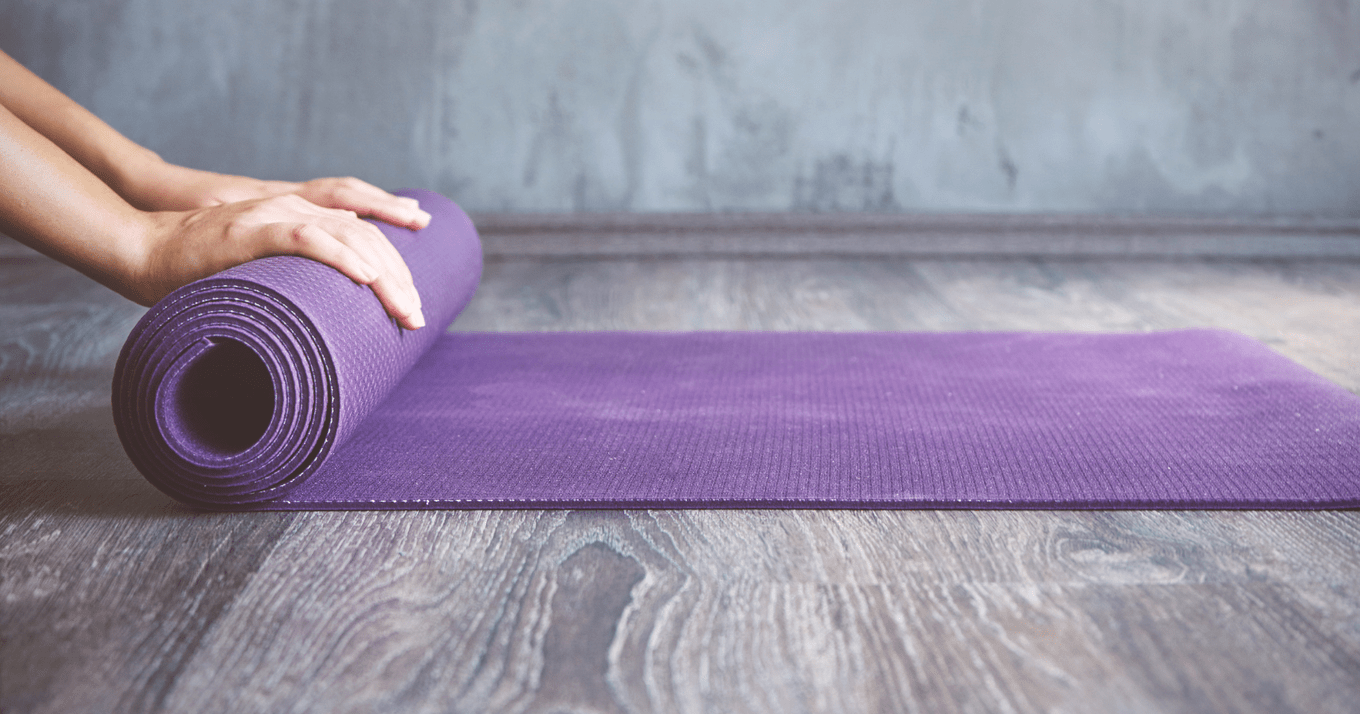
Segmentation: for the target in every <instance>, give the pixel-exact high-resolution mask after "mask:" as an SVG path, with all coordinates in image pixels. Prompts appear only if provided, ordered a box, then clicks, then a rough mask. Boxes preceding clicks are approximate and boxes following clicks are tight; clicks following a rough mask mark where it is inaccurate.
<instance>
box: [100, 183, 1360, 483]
mask: <svg viewBox="0 0 1360 714" xmlns="http://www.w3.org/2000/svg"><path fill="white" fill-rule="evenodd" d="M408 195H416V196H418V197H419V198H420V199H421V201H422V205H423V206H424V207H425V208H426V210H429V211H431V212H432V213H434V214H435V216H436V218H435V221H434V222H433V223H432V224H431V226H430V228H428V229H426V230H425V231H422V232H421V233H420V234H416V235H414V236H412V234H410V233H409V232H406V231H401V230H398V229H392V228H391V227H388V226H384V227H383V228H384V230H385V231H386V232H387V233H388V235H389V236H391V237H392V238H393V240H394V242H396V244H397V246H398V248H399V249H400V250H401V251H402V252H403V253H404V254H405V255H406V257H407V261H408V263H409V264H410V265H411V267H412V269H413V271H414V272H415V273H416V275H417V284H418V286H419V288H420V290H421V294H422V295H423V296H424V300H425V305H426V308H425V309H426V313H427V316H428V318H429V322H430V325H431V327H430V328H427V329H425V330H420V331H418V332H415V333H403V332H401V331H399V330H397V329H396V328H395V326H394V325H393V324H392V323H391V321H390V320H388V319H387V318H386V317H385V316H383V314H382V311H381V308H380V307H379V306H378V304H377V301H376V300H375V299H374V298H373V297H372V295H371V293H369V292H368V291H367V290H366V289H364V288H359V287H357V286H355V285H353V284H352V283H350V282H349V281H347V280H345V279H344V278H342V277H340V276H339V275H338V274H336V273H335V272H334V271H332V270H330V269H328V268H323V267H321V266H318V265H316V264H314V263H310V262H308V261H304V260H297V259H287V258H275V259H269V260H263V261H256V262H255V263H251V264H249V265H246V266H242V267H239V268H235V269H233V270H230V271H227V272H225V273H222V274H221V275H219V276H215V277H214V278H211V279H208V280H204V281H200V282H198V283H195V284H193V285H190V286H187V287H186V288H184V289H182V290H180V291H178V292H176V293H175V294H174V295H172V296H170V297H169V298H167V299H166V300H165V301H164V302H162V303H160V304H158V305H157V306H156V307H155V308H153V310H152V311H151V312H150V313H148V314H147V316H146V318H145V319H143V321H142V323H141V324H139V325H138V327H137V328H136V330H134V332H133V334H132V336H131V337H129V339H128V344H127V346H126V347H125V348H124V352H123V355H122V357H121V358H120V360H119V366H118V372H117V376H116V377H115V390H114V406H115V415H116V420H117V423H118V426H119V434H120V436H121V437H122V438H123V442H124V445H125V446H126V447H127V450H128V453H129V455H130V456H131V457H132V459H133V461H134V462H135V463H136V464H137V466H138V467H139V468H140V469H141V470H142V472H143V473H145V474H146V475H147V477H148V478H149V479H150V480H151V481H152V482H153V483H154V484H156V485H157V486H158V487H160V488H161V489H163V490H165V491H166V492H167V493H170V494H171V495H173V496H175V497H176V498H179V499H181V500H184V501H186V502H188V503H192V504H196V505H200V506H205V507H209V508H253V509H290V510H291V509H322V508H340V509H343V508H365V509H368V508H476V507H569V506H570V507H732V506H766V507H824V506H825V507H876V508H877V507H883V508H902V507H943V508H1083V507H1116V508H1140V507H1148V508H1322V507H1346V506H1356V505H1360V398H1358V397H1356V396H1355V395H1352V394H1351V393H1349V392H1347V391H1346V390H1344V389H1342V388H1340V387H1338V386H1336V385H1334V384H1332V383H1330V382H1328V381H1327V380H1325V379H1322V378H1321V377H1318V376H1317V375H1314V374H1313V373H1311V372H1309V371H1308V370H1306V369H1304V368H1302V367H1300V366H1298V365H1296V364H1294V363H1292V362H1290V361H1289V360H1287V359H1285V358H1283V357H1281V356H1279V355H1277V354H1275V353H1274V352H1272V351H1271V350H1269V349H1268V348H1266V347H1265V346H1263V345H1261V344H1260V343H1257V342H1255V341H1253V340H1251V339H1249V338H1246V337H1243V336H1241V335H1238V334H1235V333H1231V332H1224V331H1217V330H1184V331H1176V332H1162V333H1151V334H1132V335H1122V334H1052V333H936V334H886V333H718V332H704V333H532V334H457V333H455V334H444V335H440V333H439V332H438V329H439V328H440V327H442V326H443V325H447V324H448V323H449V322H451V321H452V319H453V318H454V317H455V316H456V314H457V312H458V311H459V310H460V309H461V308H462V306H463V305H465V304H466V303H467V301H468V299H470V296H471V293H472V290H473V288H474V287H475V285H476V282H477V277H478V275H479V273H480V267H481V258H480V253H479V249H478V243H477V238H476V233H475V231H474V229H473V228H472V226H471V224H470V223H469V222H468V221H467V219H466V217H465V216H464V215H463V214H462V213H461V211H459V210H458V209H457V207H456V206H454V205H453V204H452V203H450V202H448V200H447V199H444V198H442V197H439V196H437V195H435V194H431V193H428V192H410V193H408ZM241 344H244V345H247V346H248V348H249V351H248V352H247V351H244V350H242V349H241V348H240V347H239V345H241ZM224 345H225V347H224ZM233 345H235V346H233ZM213 350H217V352H213ZM214 354H216V355H217V357H213V355H214ZM251 354H255V355H259V358H254V359H252V358H251V357H250V355H251ZM205 355H207V356H206V357H205ZM242 355H244V357H243V356H242ZM422 355H423V356H422ZM195 365H198V367H195ZM204 365H206V366H204ZM252 365H254V366H252ZM259 365H263V366H259ZM198 372H202V373H203V374H198ZM215 385H216V386H215ZM223 385H225V386H223ZM219 387H220V388H219ZM223 403H225V404H228V405H230V408H223V407H221V406H220V405H221V404H223ZM214 404H217V405H218V406H216V407H215V406H213V405H214ZM242 424H245V425H246V427H245V428H243V427H241V425H242ZM214 429H216V430H217V432H221V434H218V433H217V432H215V431H214ZM257 432H262V436H259V435H258V434H257ZM257 436H258V439H257V440H255V441H253V442H252V439H256V437H257ZM252 443H253V445H251V444H252Z"/></svg>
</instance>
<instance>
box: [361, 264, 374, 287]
mask: <svg viewBox="0 0 1360 714" xmlns="http://www.w3.org/2000/svg"><path fill="white" fill-rule="evenodd" d="M359 276H360V277H361V278H363V280H364V284H365V285H367V284H369V283H371V282H373V281H375V280H377V279H378V271H376V270H374V269H373V266H371V265H368V264H363V265H360V266H359Z"/></svg>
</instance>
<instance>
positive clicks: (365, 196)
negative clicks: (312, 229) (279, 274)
mask: <svg viewBox="0 0 1360 714" xmlns="http://www.w3.org/2000/svg"><path fill="white" fill-rule="evenodd" d="M297 194H298V195H299V196H302V197H303V198H305V199H307V200H309V201H311V202H312V203H315V204H316V205H318V206H324V207H326V208H337V209H341V210H346V211H354V212H355V213H356V214H358V215H360V216H363V217H368V218H376V219H378V220H381V221H385V222H387V223H391V224H392V225H394V226H401V227H403V228H410V229H412V230H420V229H422V228H424V227H426V226H428V225H429V224H430V214H429V213H426V212H425V211H424V210H422V209H421V208H420V202H419V201H416V200H415V199H414V198H407V197H405V196H393V195H392V194H390V193H388V192H386V191H384V190H382V189H380V188H378V187H377V186H374V185H373V184H370V183H368V182H365V181H360V180H359V179H356V178H325V179H315V180H312V181H308V182H307V183H305V184H302V186H301V188H299V189H298V190H297Z"/></svg>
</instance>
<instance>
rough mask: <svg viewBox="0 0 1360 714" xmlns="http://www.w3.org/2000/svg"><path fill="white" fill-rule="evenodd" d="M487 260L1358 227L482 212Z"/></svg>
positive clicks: (1275, 254)
mask: <svg viewBox="0 0 1360 714" xmlns="http://www.w3.org/2000/svg"><path fill="white" fill-rule="evenodd" d="M473 220H474V222H475V223H476V224H477V227H478V230H479V232H480V233H481V236H482V240H483V244H484V245H485V248H486V254H487V256H488V257H493V258H510V257H530V256H564V257H566V256H583V257H585V256H616V257H625V256H644V255H645V256H662V255H693V256H750V255H762V256H886V255H892V256H922V257H926V256H942V257H943V256H1073V257H1176V256H1184V257H1192V256H1193V257H1224V258H1336V259H1360V219H1305V218H1278V219H1276V218H1177V217H1170V218H1169V217H1150V216H1099V215H1089V216H1088V215H1053V214H1010V215H1003V214H856V213H688V214H686V213H513V214H512V213H481V214H476V215H474V216H473Z"/></svg>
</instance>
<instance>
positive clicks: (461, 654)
mask: <svg viewBox="0 0 1360 714" xmlns="http://www.w3.org/2000/svg"><path fill="white" fill-rule="evenodd" d="M140 314H141V309H140V308H137V307H135V306H133V305H130V304H128V303H126V302H124V301H122V300H121V299H119V298H117V297H115V296H113V295H112V294H110V293H108V292H107V291H105V290H103V289H102V288H99V287H97V286H94V285H92V284H91V283H90V282H89V281H87V280H85V279H84V278H82V277H80V276H79V275H77V274H75V273H73V272H72V271H70V270H68V269H66V268H63V267H60V266H57V265H55V264H53V263H51V262H50V261H47V260H45V259H43V258H40V257H37V256H34V255H32V254H30V253H28V252H26V251H24V250H23V249H21V248H16V247H14V246H13V245H12V244H8V245H6V246H5V247H4V250H2V251H0V378H2V379H3V384H2V385H0V454H2V455H3V458H0V711H4V712H28V711H33V712H71V711H127V712H141V711H186V712H200V711H233V712H235V711H261V712H264V711H269V712H279V711H342V712H343V711H355V712H359V711H365V712H366V711H374V710H392V711H412V712H427V711H428V712H436V711H439V712H442V711H487V710H495V711H522V712H556V711H598V712H619V711H622V712H644V711H687V712H700V711H712V712H727V711H778V712H781V713H783V712H800V711H920V712H937V711H938V712H951V711H958V712H991V711H997V712H1029V711H1071V712H1080V711H1095V710H1111V711H1260V712H1280V711H1297V712H1344V711H1353V710H1354V708H1355V702H1356V701H1357V697H1360V516H1358V515H1357V514H1356V513H1354V512H1346V511H1325V512H1315V513H1308V512H1207V511H1189V512H1158V511H1104V512H1101V511H1069V512H1005V511H1001V512H994V511H901V512H895V511H745V510H737V511H471V512H409V513H382V512H354V513H300V514H205V513H195V512H192V511H188V510H186V509H184V508H182V507H180V506H178V505H176V504H174V503H173V502H171V501H170V500H168V499H167V498H165V497H164V496H162V495H161V494H159V492H157V491H155V490H154V489H152V488H151V487H150V486H149V485H147V484H146V483H145V482H144V481H143V480H142V479H141V477H140V476H139V475H137V473H136V472H135V470H133V469H132V467H131V466H130V465H129V464H128V462H127V460H126V458H125V457H124V456H123V454H122V449H121V447H120V446H119V444H118V441H117V437H116V435H114V433H113V426H112V421H111V418H110V417H109V413H108V409H109V407H108V383H109V380H110V378H111V374H112V365H113V360H114V358H115V357H116V355H117V350H118V348H119V347H120V346H121V343H122V339H123V337H124V336H125V335H126V333H127V331H128V330H129V329H130V328H131V326H132V324H133V323H134V322H135V320H136V319H137V317H138V316H139V315H140ZM1188 326H1218V327H1227V328H1231V329H1236V330H1240V331H1242V332H1244V333H1246V334H1249V335H1252V336H1254V337H1256V338H1258V339H1261V340H1264V341H1265V342H1266V343H1267V344H1270V345H1271V346H1272V347H1274V348H1275V349H1277V350H1279V351H1280V352H1282V353H1283V354H1286V355H1288V356H1289V357H1291V358H1293V359H1295V360H1297V361H1299V362H1301V363H1303V364H1305V365H1306V366H1308V367H1310V368H1312V369H1314V370H1316V371H1318V372H1319V373H1321V374H1323V375H1324V376H1326V377H1328V378H1330V379H1332V380H1334V381H1336V382H1337V383H1339V384H1341V385H1342V386H1344V387H1346V388H1348V389H1350V390H1352V391H1360V262H1354V261H1351V262H1347V261H1318V260H1269V261H1244V260H1224V259H1177V260H1157V259H1147V258H1140V259H1072V258H987V257H978V258H972V259H957V258H955V259H925V258H909V257H896V258H893V257H859V258H818V259H802V258H797V257H778V258H773V257H766V258H755V257H751V258H734V257H727V258H704V257H683V256H681V257H673V258H646V257H635V258H613V259H582V258H570V257H556V258H525V259H506V260H492V261H491V262H489V263H488V265H487V270H486V276H485V279H484V281H483V285H482V287H481V289H480V290H479V293H478V296H477V298H476V299H475V300H474V302H473V303H472V305H471V306H470V307H469V309H468V310H467V311H466V312H465V314H464V315H463V316H462V317H460V318H459V321H458V322H457V323H456V325H455V329H459V330H606V329H648V330H651V329H657V330H699V329H705V330H706V329H761V330H964V329H989V330H992V329H995V330H1009V329H1020V330H1118V331H1139V330H1148V329H1166V328H1176V327H1188Z"/></svg>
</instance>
